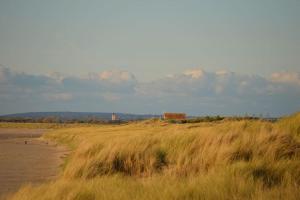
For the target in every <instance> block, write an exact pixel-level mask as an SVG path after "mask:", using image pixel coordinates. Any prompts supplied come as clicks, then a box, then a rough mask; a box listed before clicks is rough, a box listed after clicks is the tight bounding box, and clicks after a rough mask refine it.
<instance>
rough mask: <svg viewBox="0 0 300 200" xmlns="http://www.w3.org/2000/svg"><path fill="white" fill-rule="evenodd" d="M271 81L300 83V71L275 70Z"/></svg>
mask: <svg viewBox="0 0 300 200" xmlns="http://www.w3.org/2000/svg"><path fill="white" fill-rule="evenodd" d="M271 81H273V82H277V83H288V84H296V85H300V73H297V72H275V73H273V74H271Z"/></svg>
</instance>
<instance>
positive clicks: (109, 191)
mask: <svg viewBox="0 0 300 200" xmlns="http://www.w3.org/2000/svg"><path fill="white" fill-rule="evenodd" d="M299 124H300V114H296V115H294V116H291V117H288V118H285V119H283V120H280V121H279V122H277V123H269V122H263V121H251V120H246V121H224V122H218V123H197V124H167V123H165V122H161V121H156V120H149V121H144V122H139V123H131V124H128V125H111V126H107V125H103V126H90V127H71V128H63V129H56V130H53V131H52V132H49V133H48V134H47V135H46V136H45V137H46V138H48V139H51V140H56V141H58V142H61V143H65V144H68V145H70V146H72V148H73V149H74V153H73V154H72V156H71V157H70V159H69V161H68V163H67V165H66V167H65V168H64V171H63V175H62V176H61V177H60V179H59V180H57V181H55V182H52V183H48V184H44V185H41V186H38V187H33V186H26V187H24V188H22V189H21V190H20V191H19V192H18V193H16V194H15V195H14V196H12V197H11V199H14V200H18V199H25V200H26V199H300V189H299V186H300V141H299Z"/></svg>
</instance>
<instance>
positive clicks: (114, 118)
mask: <svg viewBox="0 0 300 200" xmlns="http://www.w3.org/2000/svg"><path fill="white" fill-rule="evenodd" d="M111 120H112V121H116V120H118V116H117V114H116V113H113V114H112V115H111Z"/></svg>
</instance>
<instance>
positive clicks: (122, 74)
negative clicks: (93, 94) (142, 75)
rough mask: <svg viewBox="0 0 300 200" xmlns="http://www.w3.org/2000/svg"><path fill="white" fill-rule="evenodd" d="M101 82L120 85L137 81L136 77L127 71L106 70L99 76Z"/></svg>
mask: <svg viewBox="0 0 300 200" xmlns="http://www.w3.org/2000/svg"><path fill="white" fill-rule="evenodd" d="M98 77H99V79H100V80H106V81H109V82H112V83H120V82H126V81H135V76H134V75H133V74H131V73H129V72H127V71H121V70H106V71H103V72H101V73H99V75H98Z"/></svg>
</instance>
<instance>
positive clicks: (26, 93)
mask: <svg viewBox="0 0 300 200" xmlns="http://www.w3.org/2000/svg"><path fill="white" fill-rule="evenodd" d="M0 94H1V96H0V108H1V109H0V114H7V113H16V112H28V111H104V112H128V113H152V114H153V113H157V114H159V113H162V112H164V111H176V112H177V111H180V112H187V113H189V114H190V115H207V114H220V115H232V114H235V115H243V114H245V113H248V114H264V115H266V114H269V115H274V116H278V115H283V114H288V113H292V112H296V111H299V110H300V101H299V99H300V73H299V72H274V73H272V74H270V76H269V77H262V76H259V75H246V74H238V73H234V72H230V71H226V70H220V71H216V72H208V71H205V70H203V69H199V68H196V69H189V70H186V71H184V72H182V73H180V74H169V75H167V76H166V77H163V78H161V79H158V80H154V81H152V82H143V81H139V80H138V78H136V77H135V76H134V74H133V73H131V72H128V71H123V70H106V71H102V72H99V73H95V72H92V73H89V74H87V75H86V76H85V77H75V76H68V75H62V74H60V73H51V74H45V75H34V74H29V73H23V72H22V73H20V72H16V71H14V70H11V69H9V68H7V67H3V66H0Z"/></svg>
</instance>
